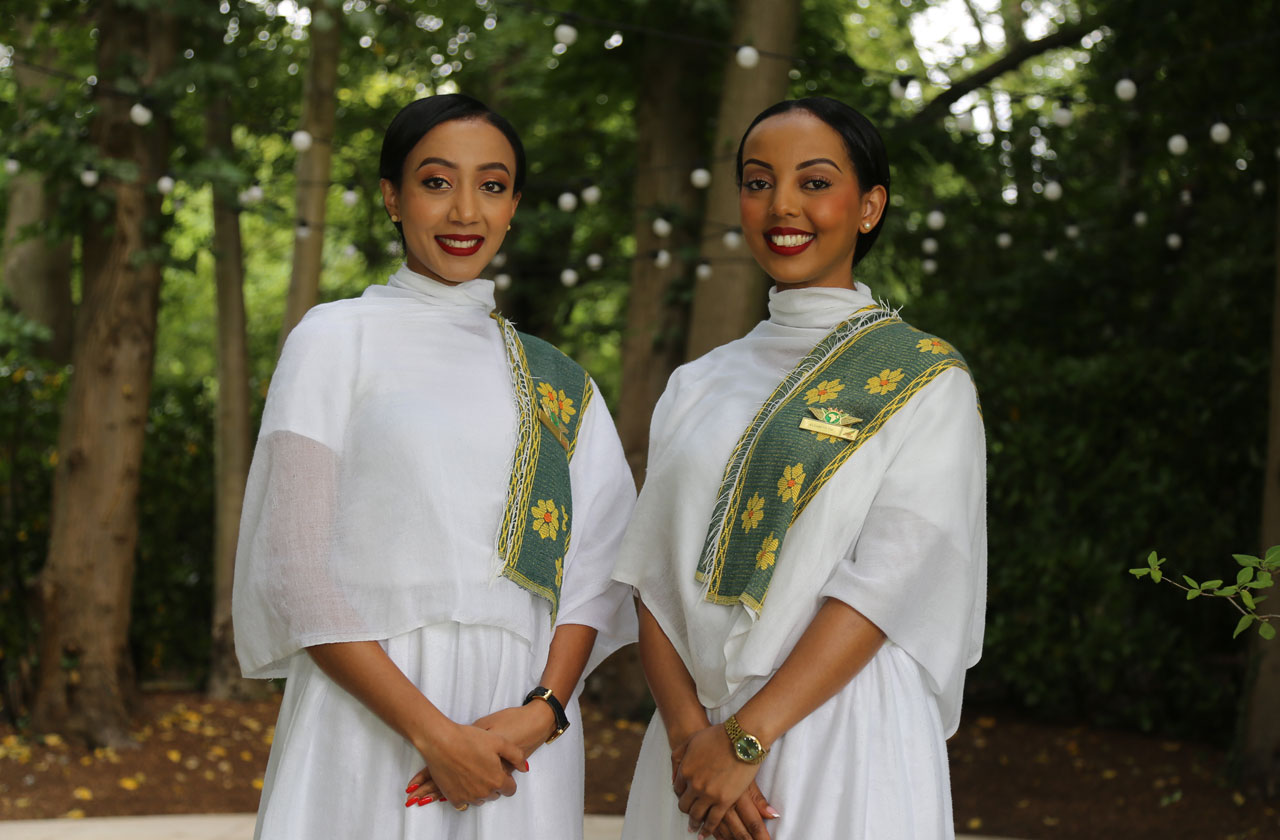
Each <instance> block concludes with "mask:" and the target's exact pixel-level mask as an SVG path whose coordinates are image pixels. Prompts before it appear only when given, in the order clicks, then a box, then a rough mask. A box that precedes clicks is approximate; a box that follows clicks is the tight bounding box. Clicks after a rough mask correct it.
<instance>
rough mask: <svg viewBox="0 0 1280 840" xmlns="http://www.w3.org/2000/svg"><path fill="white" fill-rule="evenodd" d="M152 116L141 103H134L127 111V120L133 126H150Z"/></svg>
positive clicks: (148, 109) (149, 110)
mask: <svg viewBox="0 0 1280 840" xmlns="http://www.w3.org/2000/svg"><path fill="white" fill-rule="evenodd" d="M153 116H154V114H152V113H151V109H150V108H148V107H147V106H146V105H143V104H142V103H141V102H135V103H134V105H133V107H132V108H130V109H129V119H130V120H131V121H132V122H133V124H134V125H150V124H151V119H152V117H153Z"/></svg>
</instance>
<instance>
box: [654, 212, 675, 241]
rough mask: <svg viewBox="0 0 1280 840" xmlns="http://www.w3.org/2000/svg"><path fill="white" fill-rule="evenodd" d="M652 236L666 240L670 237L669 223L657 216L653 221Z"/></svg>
mask: <svg viewBox="0 0 1280 840" xmlns="http://www.w3.org/2000/svg"><path fill="white" fill-rule="evenodd" d="M653 235H654V236H659V237H662V238H666V237H668V236H670V235H671V222H668V221H667V220H666V219H664V218H662V217H661V216H659V217H658V218H656V219H654V220H653Z"/></svg>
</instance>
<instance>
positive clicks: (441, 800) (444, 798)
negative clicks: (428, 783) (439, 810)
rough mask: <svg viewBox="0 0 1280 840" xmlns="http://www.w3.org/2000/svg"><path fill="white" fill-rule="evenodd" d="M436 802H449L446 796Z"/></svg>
mask: <svg viewBox="0 0 1280 840" xmlns="http://www.w3.org/2000/svg"><path fill="white" fill-rule="evenodd" d="M437 801H439V802H448V801H449V797H447V796H442V797H440V799H439V800H437Z"/></svg>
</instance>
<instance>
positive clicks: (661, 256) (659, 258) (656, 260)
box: [653, 248, 671, 268]
mask: <svg viewBox="0 0 1280 840" xmlns="http://www.w3.org/2000/svg"><path fill="white" fill-rule="evenodd" d="M653 264H654V265H655V266H657V267H658V268H667V267H668V266H670V265H671V252H670V251H668V250H667V249H666V248H663V249H661V250H659V251H658V253H656V254H654V255H653Z"/></svg>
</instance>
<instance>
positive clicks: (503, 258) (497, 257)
mask: <svg viewBox="0 0 1280 840" xmlns="http://www.w3.org/2000/svg"><path fill="white" fill-rule="evenodd" d="M506 264H507V255H506V254H504V253H502V252H501V251H499V252H498V253H496V254H494V255H493V259H491V260H489V265H491V266H493V267H494V268H502V267H503V266H504V265H506Z"/></svg>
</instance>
